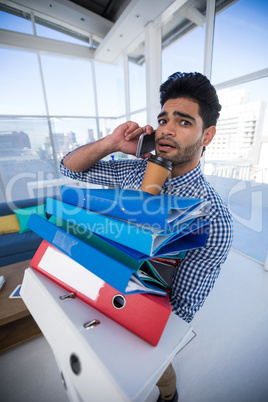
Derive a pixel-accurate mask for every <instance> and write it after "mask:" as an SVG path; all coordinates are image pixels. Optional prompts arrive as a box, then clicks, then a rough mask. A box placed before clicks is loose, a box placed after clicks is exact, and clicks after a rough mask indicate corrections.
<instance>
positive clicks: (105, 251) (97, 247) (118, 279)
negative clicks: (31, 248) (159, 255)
mask: <svg viewBox="0 0 268 402" xmlns="http://www.w3.org/2000/svg"><path fill="white" fill-rule="evenodd" d="M27 226H28V227H29V229H31V230H32V231H34V232H35V233H36V234H38V235H39V236H40V237H42V238H43V239H44V240H46V241H47V242H48V243H50V244H51V245H53V246H54V247H56V248H57V249H59V250H60V251H62V252H63V253H64V254H66V255H68V256H69V257H71V258H72V259H73V260H74V261H76V262H78V263H79V264H81V265H82V266H83V267H84V268H85V269H86V270H88V271H91V272H92V273H93V274H95V275H97V276H98V277H99V278H101V279H102V280H103V281H105V282H106V283H108V284H109V285H110V286H112V287H114V288H115V289H117V290H118V291H119V292H121V293H123V294H132V293H151V294H156V295H161V296H166V294H167V291H166V290H164V289H163V287H165V286H166V285H165V283H164V281H162V280H161V278H160V276H158V275H157V272H156V271H154V267H153V264H151V263H150V262H149V261H137V260H135V259H133V258H132V257H129V256H128V255H126V254H125V253H123V252H122V251H120V250H119V249H117V248H116V247H114V246H113V245H110V244H109V243H107V242H105V241H104V240H103V239H100V238H98V237H97V236H95V235H94V234H91V233H90V234H89V233H88V232H85V231H83V232H82V233H81V232H80V231H79V227H77V226H76V225H73V224H70V223H69V222H66V221H63V220H59V219H56V218H55V217H53V216H52V218H51V219H50V220H49V221H47V220H46V219H44V218H42V217H40V216H38V215H36V214H32V215H31V216H30V218H29V220H28V222H27ZM143 272H147V273H149V272H150V273H151V274H153V275H154V278H153V277H151V276H150V277H149V278H147V280H144V276H143ZM148 279H149V280H148ZM156 285H159V286H156Z"/></svg>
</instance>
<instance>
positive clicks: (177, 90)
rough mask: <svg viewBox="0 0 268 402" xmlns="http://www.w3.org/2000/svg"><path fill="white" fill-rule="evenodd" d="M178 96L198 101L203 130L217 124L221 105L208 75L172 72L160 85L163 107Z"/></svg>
mask: <svg viewBox="0 0 268 402" xmlns="http://www.w3.org/2000/svg"><path fill="white" fill-rule="evenodd" d="M176 98H189V99H192V100H193V101H196V102H197V103H198V105H199V114H200V116H201V118H202V120H203V130H205V129H206V128H208V127H210V126H215V125H216V123H217V120H218V118H219V115H220V110H221V105H220V103H219V99H218V95H217V93H216V90H215V88H214V87H213V85H211V83H210V81H209V79H208V78H207V77H205V76H204V75H202V74H200V73H196V72H195V73H181V72H177V73H174V74H172V75H171V76H170V77H168V79H167V80H166V81H165V82H164V83H163V84H162V85H161V86H160V103H161V107H163V105H164V104H165V103H166V101H167V100H168V99H176Z"/></svg>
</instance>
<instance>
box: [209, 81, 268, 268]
mask: <svg viewBox="0 0 268 402" xmlns="http://www.w3.org/2000/svg"><path fill="white" fill-rule="evenodd" d="M267 85H268V78H265V79H261V80H257V81H252V82H249V83H247V84H243V85H239V86H235V87H232V88H228V89H225V90H222V91H219V92H218V94H219V98H220V102H221V104H222V112H221V118H220V120H219V122H218V124H217V133H216V136H215V137H214V139H213V141H212V143H211V144H210V145H209V146H208V148H207V150H206V153H205V154H206V155H205V160H206V162H205V169H204V171H205V174H206V175H207V177H208V181H209V182H211V183H212V185H213V186H214V187H215V188H216V190H217V191H218V192H219V194H220V195H221V196H222V197H223V199H224V201H225V202H226V203H227V205H228V207H229V209H230V211H231V213H232V215H233V219H234V233H235V236H234V242H233V248H234V249H236V250H239V251H241V252H242V253H245V254H247V255H249V256H251V257H253V258H255V259H257V260H259V261H261V262H263V263H265V260H266V256H267V247H268V243H267V239H268V226H267V219H268V208H267V205H268V162H267V161H268V147H267V134H268V109H267V103H268V95H267V90H266V88H267Z"/></svg>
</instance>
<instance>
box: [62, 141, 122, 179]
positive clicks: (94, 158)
mask: <svg viewBox="0 0 268 402" xmlns="http://www.w3.org/2000/svg"><path fill="white" fill-rule="evenodd" d="M117 150H118V149H116V146H115V143H114V141H113V140H112V139H111V137H110V136H107V137H104V138H102V139H101V140H98V141H95V142H93V143H91V144H86V145H82V146H81V147H79V148H77V149H75V150H74V151H72V152H71V153H69V154H68V155H67V156H66V157H65V158H64V159H63V164H64V166H66V167H67V168H68V169H70V170H72V171H74V172H83V171H85V170H87V169H90V168H91V167H92V166H93V165H94V164H95V163H96V162H98V161H99V160H100V159H102V158H104V157H105V156H107V155H109V154H111V153H113V152H116V151H117Z"/></svg>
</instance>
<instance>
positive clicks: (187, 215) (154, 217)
mask: <svg viewBox="0 0 268 402" xmlns="http://www.w3.org/2000/svg"><path fill="white" fill-rule="evenodd" d="M61 197H62V201H63V202H66V203H68V204H73V205H76V206H79V207H82V208H86V209H89V210H92V211H96V212H99V213H101V214H105V215H108V216H113V217H115V218H119V219H124V220H127V221H131V222H132V223H137V224H141V225H146V226H153V227H154V228H155V229H159V230H168V229H171V228H172V227H174V226H175V225H177V224H178V223H183V222H186V221H188V220H192V219H195V218H198V217H204V216H205V215H207V214H208V212H209V210H210V202H209V201H207V200H204V199H198V198H189V197H177V196H174V195H169V194H159V195H152V194H149V193H146V192H144V191H142V190H130V189H123V188H115V189H85V188H74V187H67V186H62V187H61Z"/></svg>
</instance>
